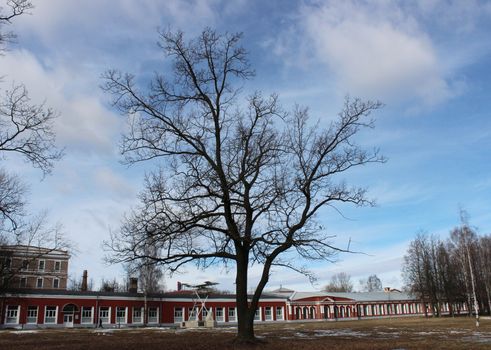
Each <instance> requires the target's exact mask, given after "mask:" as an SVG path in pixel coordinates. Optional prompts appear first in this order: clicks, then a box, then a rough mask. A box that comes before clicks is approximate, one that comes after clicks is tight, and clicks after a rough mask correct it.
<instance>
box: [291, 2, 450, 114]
mask: <svg viewBox="0 0 491 350" xmlns="http://www.w3.org/2000/svg"><path fill="white" fill-rule="evenodd" d="M378 4H379V5H375V6H372V5H366V4H360V3H355V2H328V3H326V4H324V5H321V6H304V7H303V8H302V9H301V16H300V21H301V27H302V29H303V30H304V33H305V35H306V37H307V39H308V40H310V41H311V43H312V47H313V49H314V52H315V54H316V57H317V59H318V60H319V61H321V62H323V63H325V64H326V65H327V66H328V67H329V69H330V71H331V73H332V74H333V75H334V76H335V78H336V79H337V82H338V88H339V89H340V90H341V91H342V92H343V93H345V92H349V93H351V94H355V95H361V96H365V97H378V98H382V99H383V100H385V101H386V100H394V99H395V100H401V99H402V100H407V99H412V98H417V99H421V100H423V101H424V102H425V103H427V104H434V103H438V102H441V101H444V100H446V99H448V98H449V97H451V96H452V95H453V94H454V93H455V92H454V91H453V88H452V82H451V81H449V79H448V77H447V76H446V73H447V72H445V70H444V67H442V64H441V62H440V58H439V57H438V52H437V51H436V49H435V48H434V45H433V43H432V41H431V39H430V38H429V37H428V36H427V35H426V34H425V33H424V32H423V31H422V30H420V29H419V28H418V25H417V23H416V21H415V20H414V18H412V17H410V16H407V15H406V14H404V13H403V12H402V11H401V9H399V8H397V7H395V6H393V5H390V4H386V3H378Z"/></svg>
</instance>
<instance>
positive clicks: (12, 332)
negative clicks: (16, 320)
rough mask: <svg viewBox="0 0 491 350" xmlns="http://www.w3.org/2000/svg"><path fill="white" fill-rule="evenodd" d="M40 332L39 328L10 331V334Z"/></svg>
mask: <svg viewBox="0 0 491 350" xmlns="http://www.w3.org/2000/svg"><path fill="white" fill-rule="evenodd" d="M38 332H39V330H37V329H31V330H19V331H9V333H10V334H28V333H38Z"/></svg>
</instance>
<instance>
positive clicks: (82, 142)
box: [0, 50, 123, 154]
mask: <svg viewBox="0 0 491 350" xmlns="http://www.w3.org/2000/svg"><path fill="white" fill-rule="evenodd" d="M0 60H1V63H2V65H1V68H0V74H2V75H4V76H5V79H4V80H5V82H4V83H3V88H7V87H9V85H8V83H6V82H7V81H15V83H17V84H18V83H23V84H25V85H26V87H27V89H28V91H29V96H30V97H31V99H32V100H33V102H34V103H42V102H43V101H46V105H47V106H49V107H51V108H53V109H54V110H55V111H56V112H58V113H59V117H58V118H57V119H56V124H55V129H56V130H55V131H56V134H57V140H58V143H59V144H60V145H63V146H67V147H68V148H69V149H70V151H73V150H79V151H80V150H83V151H84V152H86V151H96V152H98V153H100V152H103V153H106V154H112V153H114V151H115V149H116V148H117V142H116V140H117V138H118V137H119V134H120V131H121V130H122V125H123V120H122V119H121V118H119V117H117V116H116V115H115V114H114V113H113V112H111V111H109V110H108V109H107V108H105V107H104V106H103V105H102V102H101V101H100V99H99V96H98V95H101V93H100V91H99V88H98V85H97V77H90V76H87V75H86V74H84V73H85V72H81V71H75V70H71V67H66V66H63V65H61V66H57V67H56V68H55V69H47V68H45V67H44V66H43V64H42V63H41V62H39V61H38V60H37V59H36V58H35V57H34V56H33V55H32V54H31V53H29V52H27V51H25V50H21V51H12V52H9V54H8V55H6V56H4V57H1V58H0Z"/></svg>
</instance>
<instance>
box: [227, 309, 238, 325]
mask: <svg viewBox="0 0 491 350" xmlns="http://www.w3.org/2000/svg"><path fill="white" fill-rule="evenodd" d="M229 310H234V316H233V318H232V320H230V311H229ZM227 321H228V322H237V308H236V307H229V308H227Z"/></svg>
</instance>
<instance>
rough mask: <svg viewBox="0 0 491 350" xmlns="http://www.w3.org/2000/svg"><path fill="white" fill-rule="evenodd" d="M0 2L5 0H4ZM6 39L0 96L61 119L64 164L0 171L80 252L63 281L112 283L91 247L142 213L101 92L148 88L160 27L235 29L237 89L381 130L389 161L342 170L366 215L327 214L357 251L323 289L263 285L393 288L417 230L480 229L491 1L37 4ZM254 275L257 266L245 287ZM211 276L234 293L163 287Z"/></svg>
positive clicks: (53, 0)
mask: <svg viewBox="0 0 491 350" xmlns="http://www.w3.org/2000/svg"><path fill="white" fill-rule="evenodd" d="M2 2H3V0H2ZM33 2H34V5H35V8H34V9H33V10H32V11H31V12H32V13H31V15H26V16H22V17H19V18H17V19H16V20H15V21H14V23H13V25H12V26H11V29H12V30H13V31H15V32H16V33H17V34H18V43H17V44H16V45H13V46H11V48H10V51H9V52H8V53H7V54H6V55H4V56H2V57H0V62H1V64H0V76H5V78H4V82H3V83H2V84H3V86H1V88H2V89H5V88H7V87H9V86H11V84H12V82H13V81H15V82H23V83H25V85H26V86H27V88H28V90H29V93H30V96H31V98H32V99H33V101H37V102H42V101H46V103H47V104H48V105H49V106H51V107H52V108H54V109H55V110H56V111H58V112H59V115H60V116H59V118H58V119H57V122H56V132H57V135H58V138H57V141H58V144H59V145H60V146H62V147H65V148H66V156H65V157H64V158H63V160H61V161H60V162H58V163H57V164H56V168H55V169H54V172H53V175H51V176H49V177H47V178H45V179H44V180H42V181H41V174H40V172H39V171H37V170H36V169H32V168H31V167H30V166H29V165H28V164H25V163H24V162H23V161H22V160H20V159H16V158H9V159H7V160H6V161H5V162H4V164H8V168H9V170H10V171H12V172H17V173H19V174H22V177H23V178H24V180H25V182H27V183H28V184H29V185H30V195H29V200H30V207H29V208H30V210H31V211H32V212H37V211H41V210H44V209H48V210H49V215H50V220H51V221H52V222H61V223H62V224H63V225H64V228H65V231H66V232H67V234H68V236H69V237H70V238H71V239H72V240H73V241H75V242H76V243H77V246H78V252H77V254H76V255H75V256H74V257H73V258H72V262H71V267H70V272H71V274H73V275H81V273H82V270H84V269H88V270H89V276H90V277H92V278H93V279H94V281H95V282H96V284H97V283H98V282H99V281H100V279H101V278H102V277H106V278H112V277H117V278H121V279H122V278H123V273H122V271H121V268H120V267H119V266H107V265H105V264H104V263H103V256H104V252H103V251H102V242H103V240H105V239H108V237H109V232H110V230H117V229H118V226H119V224H120V220H121V218H122V215H123V214H124V213H125V212H128V211H129V210H130V208H131V207H132V206H134V205H136V204H137V195H138V192H139V191H140V190H141V188H142V182H143V181H142V180H143V176H144V174H145V171H146V170H148V169H149V168H146V167H149V165H145V164H139V165H136V166H132V167H130V168H128V167H126V166H124V165H122V164H121V159H122V158H121V156H120V154H119V148H118V144H119V140H120V136H121V133H122V132H123V130H124V127H125V119H124V117H122V116H120V115H118V113H117V112H116V111H114V110H112V109H111V107H110V103H109V102H110V100H109V97H108V96H106V95H104V93H103V92H102V91H101V90H100V88H99V86H100V85H101V83H102V82H101V79H100V77H101V74H102V73H104V71H106V70H107V69H110V68H117V69H121V70H123V71H127V72H131V73H134V74H136V75H138V76H139V77H141V80H142V81H145V79H146V78H148V77H149V75H151V74H152V73H153V72H154V71H156V70H160V69H163V68H162V67H165V64H163V55H162V53H161V51H160V50H159V48H158V46H157V45H156V42H157V30H158V28H164V29H166V28H172V29H182V30H183V31H184V32H185V33H186V35H187V36H188V37H192V36H193V35H196V34H197V33H199V32H200V31H201V30H202V29H203V28H204V27H205V26H211V27H213V28H216V29H217V30H218V31H220V32H225V31H229V32H243V33H244V40H243V45H244V46H245V47H246V49H247V50H248V51H249V53H250V59H251V62H252V64H253V66H254V67H255V69H256V77H255V78H254V79H253V80H252V81H250V82H248V83H247V85H246V86H245V90H246V91H254V90H261V91H263V92H264V93H266V94H268V93H271V92H277V93H278V94H279V96H280V98H281V101H282V102H283V104H284V106H285V108H287V109H288V108H291V107H292V106H293V105H294V104H295V103H299V104H302V105H306V106H309V107H310V110H311V112H312V116H313V117H314V119H319V120H320V121H321V122H322V121H328V120H331V119H332V118H333V117H334V116H335V115H336V113H337V112H338V111H339V110H340V107H341V105H342V101H343V98H344V96H345V95H347V94H349V95H351V96H357V97H361V98H365V99H367V98H370V99H378V100H380V101H382V102H383V103H384V104H385V107H384V108H383V109H382V110H380V111H379V112H377V113H376V115H375V117H376V119H377V124H376V129H375V130H373V131H370V132H369V133H364V134H362V135H360V138H359V142H360V143H362V144H364V145H367V146H370V147H372V146H376V147H380V149H381V151H382V153H383V154H384V155H385V156H386V157H387V158H388V162H387V163H386V164H383V165H371V166H367V167H364V168H363V169H358V170H357V171H356V172H354V173H352V174H349V175H347V176H348V177H347V179H348V180H349V181H350V182H353V183H356V184H360V185H365V186H367V187H368V188H369V194H370V196H371V197H372V198H375V199H376V201H377V204H378V205H377V206H376V207H374V208H350V207H342V208H340V209H341V210H342V212H343V216H344V217H343V216H340V215H339V214H338V213H337V212H336V211H334V210H325V211H323V212H322V215H321V218H320V219H321V221H322V222H323V223H324V226H325V227H327V229H328V230H329V232H330V233H332V234H333V235H336V238H335V242H336V243H337V244H338V245H339V246H340V247H343V248H344V247H347V245H348V242H349V241H351V243H350V244H351V246H350V247H351V248H352V249H354V250H357V251H362V252H363V253H364V254H347V255H340V256H339V259H338V261H337V262H335V263H323V264H315V265H313V266H311V267H312V269H313V270H314V271H315V272H316V274H317V277H318V282H317V284H315V285H310V284H309V281H308V280H307V279H306V278H305V277H303V276H301V275H298V274H295V273H293V272H290V271H284V270H278V271H276V272H275V273H274V274H273V275H272V276H271V281H270V284H269V286H270V287H271V288H275V287H278V286H279V285H280V284H282V285H283V286H286V287H290V288H294V289H300V290H312V289H314V288H320V287H322V286H323V285H324V284H326V283H327V281H328V280H329V278H330V276H331V275H332V274H333V273H336V272H341V271H344V272H348V273H350V274H351V275H352V277H353V280H354V281H355V282H357V281H358V279H360V278H364V277H366V276H368V275H369V274H372V273H376V274H377V275H379V277H381V279H382V282H383V284H384V285H385V286H389V285H390V286H395V287H400V286H401V285H402V279H401V273H400V269H401V262H402V256H403V255H404V253H405V250H406V248H407V244H408V242H409V241H410V240H411V239H412V238H413V237H414V235H415V233H416V232H418V231H420V230H426V231H428V232H431V233H435V234H438V235H440V236H441V237H446V236H447V235H448V232H449V230H450V229H451V228H452V227H454V226H456V225H458V223H459V208H460V207H463V208H465V209H466V210H467V211H468V212H469V214H470V221H471V223H472V224H473V225H474V226H476V227H477V228H478V231H479V233H481V234H487V233H491V211H490V209H489V208H491V161H490V160H491V112H490V111H491V98H490V91H491V40H490V38H491V3H490V2H484V1H482V2H481V1H472V0H466V1H439V0H426V1H383V0H381V1H315V2H314V1H281V0H277V1H268V2H267V4H264V1H246V0H233V1H230V0H229V1H219V0H202V1H199V0H196V1H184V0H181V1H178V0H162V1H156V0H142V1H138V2H137V1H133V0H121V1H116V0H113V1H111V0H84V1H75V0H45V1H33ZM257 275H258V270H257V268H254V269H253V270H252V275H251V280H252V281H254V280H255V278H256V277H257ZM177 280H181V281H183V282H194V281H202V280H214V281H217V282H220V283H221V288H223V289H232V288H233V285H232V283H233V274H232V273H231V272H229V271H225V270H222V269H220V268H217V269H214V270H208V271H195V270H194V269H193V268H192V267H188V268H187V270H186V271H183V273H182V274H181V275H179V276H173V277H172V278H168V279H167V287H168V288H170V289H172V288H175V283H176V281H177Z"/></svg>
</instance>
